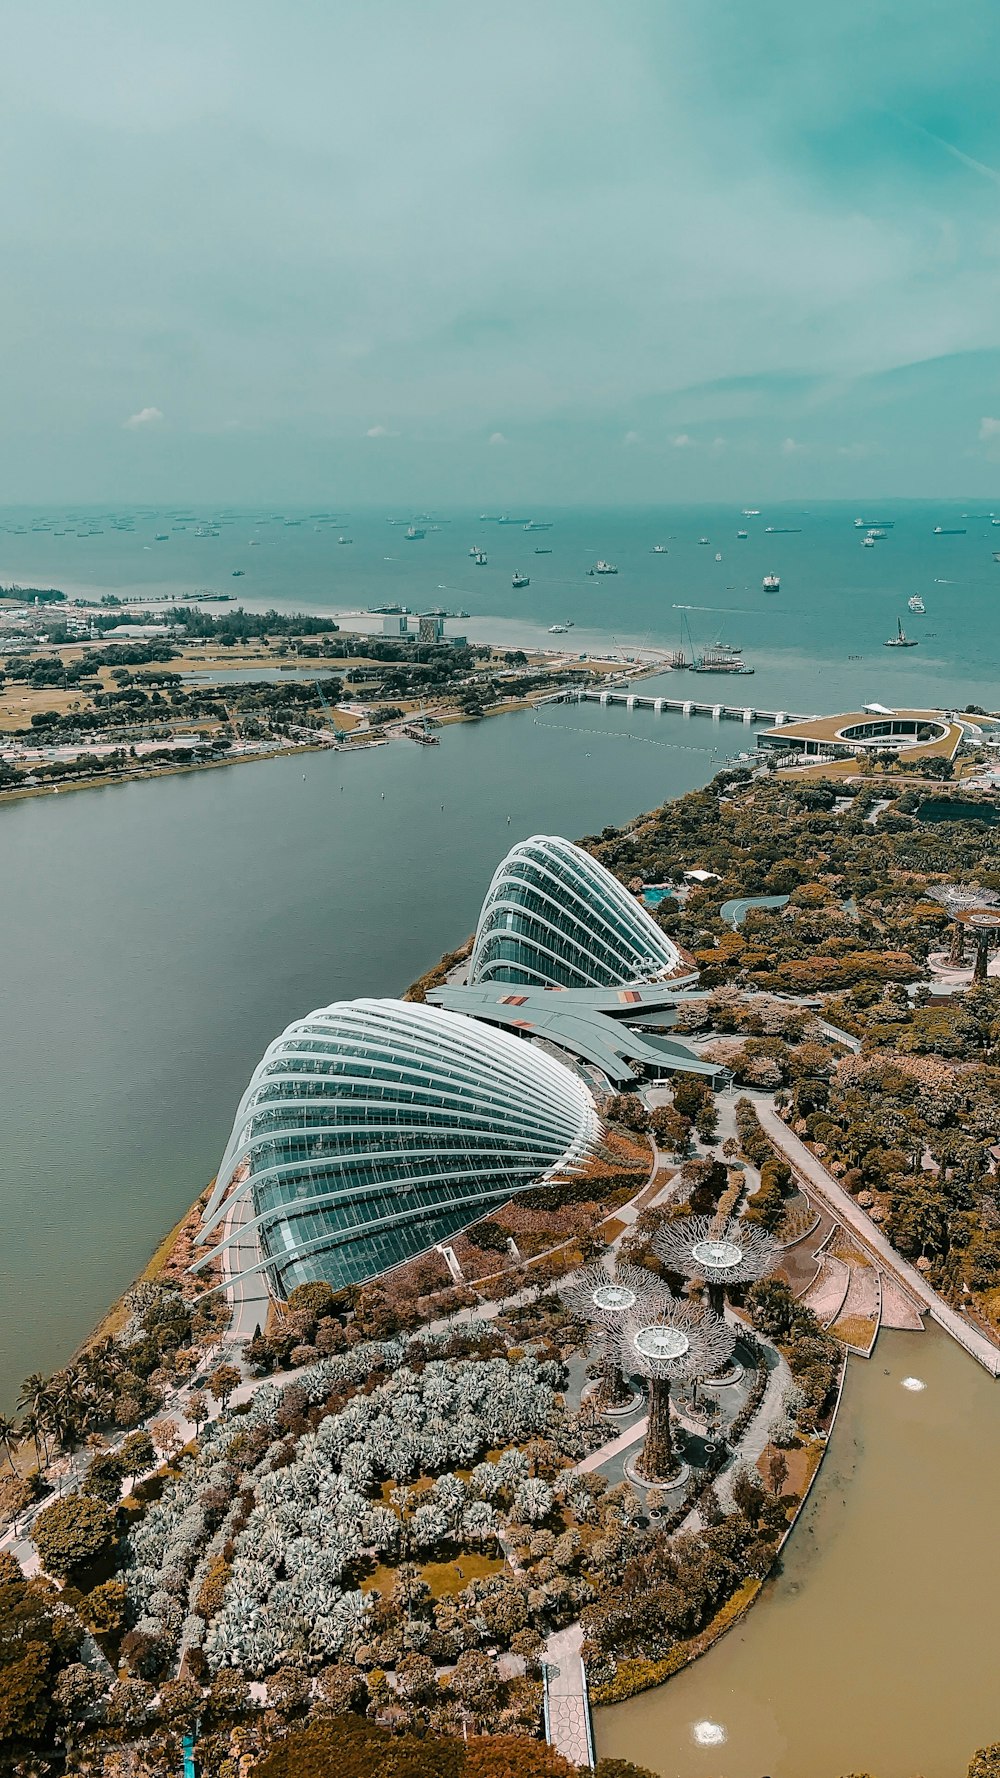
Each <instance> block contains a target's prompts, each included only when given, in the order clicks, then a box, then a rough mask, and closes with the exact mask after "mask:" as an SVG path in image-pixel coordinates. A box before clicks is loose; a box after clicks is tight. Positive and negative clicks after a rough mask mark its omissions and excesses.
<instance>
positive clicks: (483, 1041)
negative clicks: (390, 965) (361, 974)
mask: <svg viewBox="0 0 1000 1778" xmlns="http://www.w3.org/2000/svg"><path fill="white" fill-rule="evenodd" d="M599 1133H600V1122H599V1119H598V1116H597V1111H596V1108H595V1106H594V1102H593V1099H592V1098H591V1095H590V1093H589V1092H588V1090H587V1088H586V1086H585V1085H584V1084H583V1082H582V1081H581V1080H579V1079H578V1078H577V1076H576V1075H574V1074H572V1073H571V1072H570V1070H569V1069H567V1068H566V1067H564V1066H563V1065H562V1064H561V1063H560V1062H557V1061H555V1060H554V1059H553V1058H552V1057H550V1056H548V1055H546V1054H544V1053H543V1052H542V1051H541V1050H540V1049H538V1048H536V1047H535V1046H534V1045H532V1044H529V1043H525V1042H523V1041H522V1040H521V1039H519V1038H516V1037H513V1036H510V1035H509V1034H508V1033H505V1032H500V1031H494V1030H491V1029H489V1028H488V1027H486V1026H484V1025H480V1024H478V1023H476V1022H474V1021H473V1020H470V1019H466V1018H463V1017H461V1016H460V1015H458V1014H456V1013H451V1012H446V1011H444V1010H442V1009H439V1008H436V1007H430V1006H419V1005H415V1004H410V1003H407V1002H404V1001H398V1000H357V1001H345V1002H341V1003H339V1004H336V1005H334V1006H329V1007H326V1008H324V1009H322V1010H321V1011H319V1012H315V1013H311V1014H310V1015H309V1017H308V1018H306V1019H302V1020H299V1021H298V1022H297V1023H296V1024H294V1025H291V1026H289V1028H288V1030H287V1031H285V1032H283V1033H282V1035H281V1037H279V1038H278V1039H277V1040H276V1041H275V1042H274V1043H273V1044H271V1046H270V1048H269V1049H268V1050H267V1052H266V1054H265V1055H264V1057H263V1059H262V1061H261V1062H260V1064H259V1066H258V1067H257V1069H256V1071H255V1073H254V1076H253V1079H252V1080H251V1082H250V1085H249V1087H248V1088H247V1091H246V1093H245V1094H244V1096H243V1100H242V1102H241V1104H240V1107H239V1110H238V1112H237V1114H236V1119H235V1123H234V1125H233V1134H232V1136H231V1137H230V1140H229V1145H228V1147H227V1149H226V1153H225V1155H224V1157H223V1161H222V1166H221V1167H220V1169H219V1176H218V1181H217V1183H216V1188H215V1191H214V1193H213V1196H212V1200H211V1202H210V1204H209V1206H208V1209H207V1210H206V1213H205V1220H204V1226H203V1229H202V1234H201V1241H202V1243H203V1244H205V1245H206V1248H207V1252H206V1254H205V1258H207V1257H208V1256H209V1254H210V1253H215V1252H221V1251H222V1249H223V1248H224V1247H225V1246H226V1245H227V1241H228V1240H229V1239H230V1238H232V1239H234V1240H235V1239H236V1238H239V1240H240V1241H241V1242H242V1241H244V1240H245V1239H246V1237H247V1236H248V1234H250V1233H251V1232H253V1231H255V1232H256V1234H257V1239H258V1242H259V1245H260V1249H261V1255H262V1261H261V1263H262V1265H265V1266H267V1267H268V1268H269V1269H271V1270H272V1271H273V1273H274V1274H275V1275H276V1276H277V1278H278V1280H279V1281H280V1284H281V1286H282V1288H283V1289H284V1290H285V1291H286V1292H287V1291H288V1290H290V1289H292V1288H294V1286H295V1285H296V1284H300V1283H303V1282H304V1281H305V1280H307V1279H315V1278H323V1279H326V1280H328V1282H329V1283H331V1284H332V1285H333V1286H334V1287H335V1288H340V1287H341V1286H343V1285H345V1284H352V1283H358V1282H361V1281H362V1280H364V1279H366V1278H373V1277H376V1276H377V1275H378V1273H379V1272H383V1271H385V1270H386V1269H387V1268H388V1267H390V1266H394V1265H398V1264H399V1263H400V1261H401V1260H405V1259H409V1258H411V1257H413V1255H415V1254H417V1253H421V1252H424V1251H425V1250H426V1249H427V1248H428V1247H431V1246H433V1245H434V1244H435V1243H436V1242H438V1241H441V1240H443V1239H444V1238H445V1237H446V1236H448V1235H453V1234H455V1233H456V1232H457V1230H459V1229H461V1228H463V1227H464V1226H465V1225H466V1224H468V1223H470V1222H473V1221H475V1219H476V1218H477V1217H479V1216H481V1215H482V1214H483V1212H484V1210H485V1209H487V1208H489V1206H490V1205H494V1204H500V1203H503V1202H504V1201H505V1200H506V1199H507V1198H509V1197H510V1196H511V1195H512V1193H514V1192H517V1191H522V1190H525V1189H527V1188H528V1187H529V1186H532V1185H535V1184H537V1183H538V1181H539V1180H540V1179H544V1178H546V1177H548V1176H550V1175H551V1174H552V1173H554V1172H557V1171H562V1170H564V1169H565V1168H567V1167H573V1166H574V1165H576V1164H578V1163H579V1162H580V1161H581V1160H582V1159H584V1158H585V1156H586V1155H587V1154H588V1153H589V1151H590V1149H591V1147H592V1145H593V1143H594V1142H595V1141H596V1140H597V1138H598V1136H599ZM239 1200H243V1201H246V1202H245V1209H244V1210H243V1212H242V1213H243V1214H244V1216H245V1217H246V1220H244V1221H243V1222H242V1223H238V1222H237V1223H235V1225H234V1226H233V1228H232V1234H231V1236H230V1234H229V1233H228V1231H229V1228H230V1217H231V1212H232V1210H233V1207H234V1205H235V1204H236V1203H237V1201H239Z"/></svg>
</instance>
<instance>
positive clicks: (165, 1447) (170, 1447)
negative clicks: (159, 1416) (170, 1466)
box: [149, 1419, 181, 1463]
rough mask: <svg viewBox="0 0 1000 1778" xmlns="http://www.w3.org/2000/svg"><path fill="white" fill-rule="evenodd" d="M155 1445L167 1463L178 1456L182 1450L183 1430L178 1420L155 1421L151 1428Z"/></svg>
mask: <svg viewBox="0 0 1000 1778" xmlns="http://www.w3.org/2000/svg"><path fill="white" fill-rule="evenodd" d="M149 1431H150V1435H151V1438H152V1441H153V1443H154V1444H155V1446H156V1449H157V1450H158V1451H161V1452H162V1454H163V1456H164V1457H165V1458H166V1460H167V1462H168V1463H169V1462H170V1459H171V1458H172V1457H175V1456H176V1455H177V1452H178V1451H179V1450H180V1448H181V1429H180V1427H179V1426H178V1424H177V1421H176V1420H169V1419H163V1420H154V1421H153V1422H152V1423H151V1425H150V1428H149Z"/></svg>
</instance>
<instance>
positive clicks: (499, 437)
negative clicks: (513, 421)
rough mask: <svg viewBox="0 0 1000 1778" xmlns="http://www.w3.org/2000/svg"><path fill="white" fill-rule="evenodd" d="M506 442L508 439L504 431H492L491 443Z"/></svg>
mask: <svg viewBox="0 0 1000 1778" xmlns="http://www.w3.org/2000/svg"><path fill="white" fill-rule="evenodd" d="M506 443H507V440H506V438H505V437H504V435H503V433H502V432H491V433H490V444H506Z"/></svg>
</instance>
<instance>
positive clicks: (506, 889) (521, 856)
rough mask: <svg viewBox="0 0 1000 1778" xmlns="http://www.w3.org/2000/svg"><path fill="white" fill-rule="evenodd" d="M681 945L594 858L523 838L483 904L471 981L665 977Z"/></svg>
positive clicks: (550, 840)
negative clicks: (671, 938)
mask: <svg viewBox="0 0 1000 1778" xmlns="http://www.w3.org/2000/svg"><path fill="white" fill-rule="evenodd" d="M680 967H681V957H680V953H679V951H678V950H677V948H676V946H674V945H672V944H671V942H670V940H669V939H668V938H667V937H666V935H665V934H664V933H662V932H661V931H660V929H659V927H658V926H657V924H656V922H655V921H654V920H652V919H651V918H650V916H649V914H648V913H647V912H646V910H645V908H644V907H643V906H642V904H641V903H640V902H637V901H636V900H635V899H634V898H633V897H632V896H631V895H629V893H628V891H627V890H626V889H623V888H622V885H621V884H620V883H619V882H618V879H617V878H616V877H613V876H612V875H611V872H610V871H608V870H605V868H604V866H603V864H599V863H598V862H597V860H596V858H592V857H591V856H590V854H589V852H584V851H583V850H582V848H581V847H580V846H574V845H572V844H571V842H570V841H569V840H563V839H559V838H558V837H555V836H552V835H546V834H536V835H535V837H534V838H533V839H530V840H522V841H521V843H520V844H519V845H517V846H514V847H513V849H512V850H511V851H510V852H508V854H507V856H506V858H505V859H504V860H503V861H502V863H501V864H500V866H499V867H498V869H497V871H496V873H495V875H494V877H493V881H492V883H491V884H490V887H489V889H488V891H487V894H486V900H485V901H484V902H483V907H482V912H481V914H480V916H479V926H478V928H477V931H476V942H475V945H474V947H473V952H472V961H471V963H470V966H469V981H470V983H476V982H511V983H521V984H528V983H534V984H536V985H542V986H546V987H560V988H602V987H605V988H610V987H625V986H627V985H628V984H629V983H630V982H651V981H661V980H663V979H664V978H665V977H667V976H671V975H673V974H675V973H676V972H677V970H678V969H679V968H680Z"/></svg>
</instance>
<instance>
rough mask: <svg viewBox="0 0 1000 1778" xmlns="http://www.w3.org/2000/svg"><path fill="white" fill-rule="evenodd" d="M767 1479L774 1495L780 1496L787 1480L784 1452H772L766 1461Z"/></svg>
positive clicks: (786, 1462) (786, 1463)
mask: <svg viewBox="0 0 1000 1778" xmlns="http://www.w3.org/2000/svg"><path fill="white" fill-rule="evenodd" d="M767 1479H768V1481H769V1482H770V1484H771V1487H772V1489H773V1490H774V1492H775V1494H780V1493H781V1490H782V1489H783V1487H784V1485H785V1483H786V1481H787V1480H788V1458H787V1457H786V1456H785V1453H784V1451H772V1452H771V1455H770V1456H769V1458H768V1460H767Z"/></svg>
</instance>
